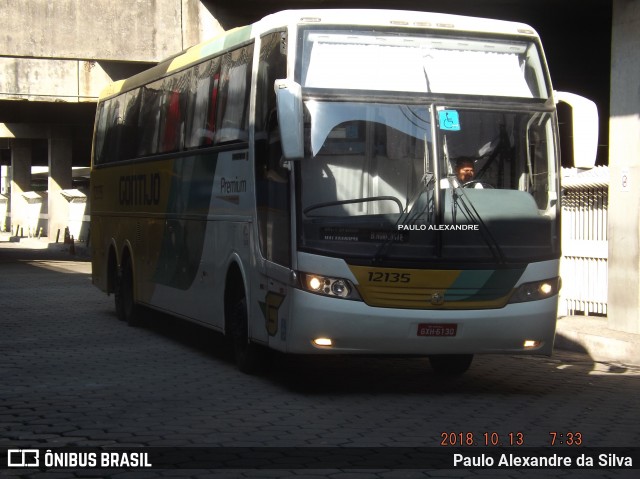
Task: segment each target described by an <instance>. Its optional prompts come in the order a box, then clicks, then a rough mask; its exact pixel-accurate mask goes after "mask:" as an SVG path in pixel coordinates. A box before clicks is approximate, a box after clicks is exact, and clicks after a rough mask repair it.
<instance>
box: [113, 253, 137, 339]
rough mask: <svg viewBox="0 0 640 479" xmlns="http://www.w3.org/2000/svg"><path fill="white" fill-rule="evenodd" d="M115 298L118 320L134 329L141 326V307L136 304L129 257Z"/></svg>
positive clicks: (125, 262) (122, 271) (123, 266)
mask: <svg viewBox="0 0 640 479" xmlns="http://www.w3.org/2000/svg"><path fill="white" fill-rule="evenodd" d="M114 296H115V303H116V314H117V315H118V319H119V320H121V321H126V322H127V324H128V325H129V326H132V327H136V326H140V320H141V317H142V314H141V311H140V306H138V305H137V304H136V302H135V298H134V296H133V269H132V267H131V260H130V259H129V258H128V257H127V258H125V259H124V260H123V262H122V267H121V268H120V274H119V275H118V277H117V280H116V287H115V295H114Z"/></svg>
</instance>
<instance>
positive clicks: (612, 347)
mask: <svg viewBox="0 0 640 479" xmlns="http://www.w3.org/2000/svg"><path fill="white" fill-rule="evenodd" d="M555 348H556V349H562V350H565V351H573V352H580V353H586V354H588V355H589V356H590V357H591V358H592V359H593V360H594V361H599V362H619V363H623V364H629V365H636V366H640V335H638V334H632V333H625V332H621V331H616V330H613V329H610V328H609V327H608V323H607V318H605V317H592V316H565V317H561V318H558V322H557V328H556V341H555Z"/></svg>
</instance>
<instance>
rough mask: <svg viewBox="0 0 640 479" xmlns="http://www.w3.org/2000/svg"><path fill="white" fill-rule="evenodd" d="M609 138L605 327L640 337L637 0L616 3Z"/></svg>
mask: <svg viewBox="0 0 640 479" xmlns="http://www.w3.org/2000/svg"><path fill="white" fill-rule="evenodd" d="M611 50H612V57H611V112H610V116H611V118H610V124H609V125H610V126H609V130H610V134H609V168H610V172H611V182H610V185H609V232H608V233H609V327H611V328H612V329H617V330H620V331H626V332H630V333H640V248H639V246H640V221H639V218H640V0H615V1H614V4H613V35H612V45H611Z"/></svg>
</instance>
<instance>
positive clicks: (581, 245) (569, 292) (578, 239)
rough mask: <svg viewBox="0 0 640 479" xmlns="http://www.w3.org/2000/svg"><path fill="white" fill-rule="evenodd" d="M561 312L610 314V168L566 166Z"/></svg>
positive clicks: (563, 204)
mask: <svg viewBox="0 0 640 479" xmlns="http://www.w3.org/2000/svg"><path fill="white" fill-rule="evenodd" d="M562 173H563V178H562V188H563V197H562V260H561V263H560V275H561V277H562V290H561V292H560V306H559V311H558V313H559V316H564V315H572V314H584V315H590V314H598V315H606V314H607V287H608V285H607V282H608V272H607V259H608V241H607V214H608V196H609V169H608V167H606V166H598V167H595V168H593V169H591V170H588V171H583V172H581V171H580V170H577V169H576V168H563V170H562Z"/></svg>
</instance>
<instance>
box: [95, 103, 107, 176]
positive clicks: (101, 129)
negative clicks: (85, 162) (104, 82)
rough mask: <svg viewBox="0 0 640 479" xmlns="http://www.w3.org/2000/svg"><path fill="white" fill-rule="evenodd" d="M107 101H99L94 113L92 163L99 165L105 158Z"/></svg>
mask: <svg viewBox="0 0 640 479" xmlns="http://www.w3.org/2000/svg"><path fill="white" fill-rule="evenodd" d="M109 101H110V100H107V101H105V102H102V103H100V105H99V106H98V114H97V115H96V131H95V139H94V141H93V144H94V147H93V164H94V165H100V164H102V163H104V162H105V160H106V151H105V150H106V147H105V145H106V141H105V139H106V135H107V116H108V115H107V114H108V111H109Z"/></svg>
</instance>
